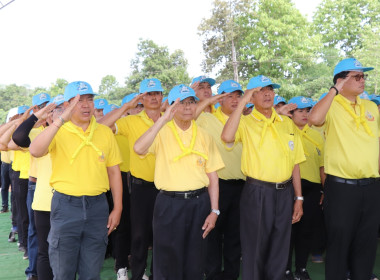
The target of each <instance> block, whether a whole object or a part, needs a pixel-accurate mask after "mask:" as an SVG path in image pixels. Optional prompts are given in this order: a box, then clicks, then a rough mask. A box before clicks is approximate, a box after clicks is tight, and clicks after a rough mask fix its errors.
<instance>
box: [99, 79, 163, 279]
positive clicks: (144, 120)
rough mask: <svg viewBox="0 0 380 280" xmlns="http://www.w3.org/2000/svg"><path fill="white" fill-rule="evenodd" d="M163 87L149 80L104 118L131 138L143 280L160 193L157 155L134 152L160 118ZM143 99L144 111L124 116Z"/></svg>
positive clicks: (134, 226)
mask: <svg viewBox="0 0 380 280" xmlns="http://www.w3.org/2000/svg"><path fill="white" fill-rule="evenodd" d="M163 90H164V89H163V88H162V86H161V82H160V81H159V80H158V79H156V78H149V79H145V80H143V81H142V82H141V83H140V89H139V92H140V95H138V96H136V97H135V98H133V99H132V100H131V101H129V102H127V103H125V104H124V105H123V106H122V107H121V108H118V109H115V110H113V111H112V112H110V113H109V114H107V115H106V116H104V117H103V118H102V119H101V120H100V122H101V123H103V124H105V125H108V126H109V127H112V126H113V125H114V124H115V126H116V134H120V135H123V136H125V137H127V138H128V142H129V149H130V172H131V213H130V215H131V237H132V241H131V258H132V259H131V270H132V280H141V278H142V277H145V276H144V272H145V268H146V260H147V257H148V248H149V246H150V245H151V244H152V238H153V233H152V219H153V208H154V203H155V201H156V196H157V193H158V191H157V189H156V187H155V185H154V182H153V179H154V169H155V162H156V158H155V156H154V155H151V154H149V155H148V156H146V157H145V158H141V157H140V156H139V155H138V154H136V153H135V152H134V151H133V145H134V144H135V142H136V140H137V139H138V138H139V137H140V136H141V135H143V134H144V133H145V131H147V130H148V129H149V128H150V127H151V126H152V125H153V124H154V123H155V122H156V121H157V120H158V119H159V118H160V116H161V101H162V92H163ZM139 102H141V103H143V105H144V110H142V111H141V112H140V113H138V114H136V115H131V116H126V117H122V116H123V115H125V114H126V113H127V112H128V111H129V110H130V109H132V108H135V107H136V106H137V104H138V103H139ZM115 122H116V123H115Z"/></svg>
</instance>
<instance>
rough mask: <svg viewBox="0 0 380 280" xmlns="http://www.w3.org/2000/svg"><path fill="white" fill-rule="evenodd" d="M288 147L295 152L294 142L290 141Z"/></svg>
mask: <svg viewBox="0 0 380 280" xmlns="http://www.w3.org/2000/svg"><path fill="white" fill-rule="evenodd" d="M288 145H289V148H290V150H292V151H293V150H294V142H293V141H292V140H290V141H289V142H288Z"/></svg>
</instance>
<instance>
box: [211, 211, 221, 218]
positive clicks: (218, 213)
mask: <svg viewBox="0 0 380 280" xmlns="http://www.w3.org/2000/svg"><path fill="white" fill-rule="evenodd" d="M211 212H212V213H215V214H216V215H218V216H219V215H220V210H217V209H211Z"/></svg>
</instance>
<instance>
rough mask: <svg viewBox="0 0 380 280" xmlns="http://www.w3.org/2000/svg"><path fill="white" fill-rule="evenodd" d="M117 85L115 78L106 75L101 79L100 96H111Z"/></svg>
mask: <svg viewBox="0 0 380 280" xmlns="http://www.w3.org/2000/svg"><path fill="white" fill-rule="evenodd" d="M118 85H119V83H118V82H117V80H116V77H115V76H112V75H107V76H105V77H103V78H102V81H101V84H100V86H99V93H100V94H106V95H108V94H111V93H112V92H113V91H115V89H116V88H117V87H118Z"/></svg>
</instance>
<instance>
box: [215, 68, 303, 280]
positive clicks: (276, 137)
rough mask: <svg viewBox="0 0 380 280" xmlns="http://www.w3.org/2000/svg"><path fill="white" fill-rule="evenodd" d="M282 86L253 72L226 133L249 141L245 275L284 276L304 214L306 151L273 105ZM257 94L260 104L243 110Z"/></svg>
mask: <svg viewBox="0 0 380 280" xmlns="http://www.w3.org/2000/svg"><path fill="white" fill-rule="evenodd" d="M279 87H280V85H278V84H275V83H272V81H271V80H270V79H269V78H267V77H265V76H262V75H259V76H257V77H254V78H252V79H251V80H250V81H249V83H248V86H247V91H246V92H245V94H244V96H243V98H242V99H241V102H239V105H238V107H237V108H236V110H235V111H234V112H233V113H232V114H231V116H230V117H229V119H228V121H227V123H226V125H225V126H224V129H223V132H222V136H221V137H222V140H223V141H224V142H226V143H227V145H233V144H234V142H242V144H243V151H242V159H241V168H242V172H243V174H244V175H246V176H247V180H246V184H245V185H244V188H243V191H242V194H241V200H240V237H241V247H242V261H243V266H242V268H243V270H242V279H243V280H262V279H272V280H279V279H281V280H282V279H284V271H285V268H286V263H287V259H288V253H289V245H290V233H291V225H292V222H293V223H295V222H298V221H299V220H300V219H301V216H302V200H303V197H302V192H301V179H300V172H299V166H298V164H299V163H301V162H302V161H304V160H305V156H304V154H303V149H302V144H301V139H300V136H299V135H298V133H296V128H295V127H294V124H293V122H292V121H291V120H290V119H289V118H288V117H286V116H279V115H278V114H277V113H276V111H275V110H274V108H273V98H274V90H273V89H275V88H279ZM251 98H252V103H253V104H254V105H255V108H254V109H253V111H252V113H251V114H250V115H247V116H241V114H242V112H243V110H244V107H245V105H246V104H247V103H248V102H250V101H251ZM235 134H236V135H235ZM292 212H293V214H292Z"/></svg>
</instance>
